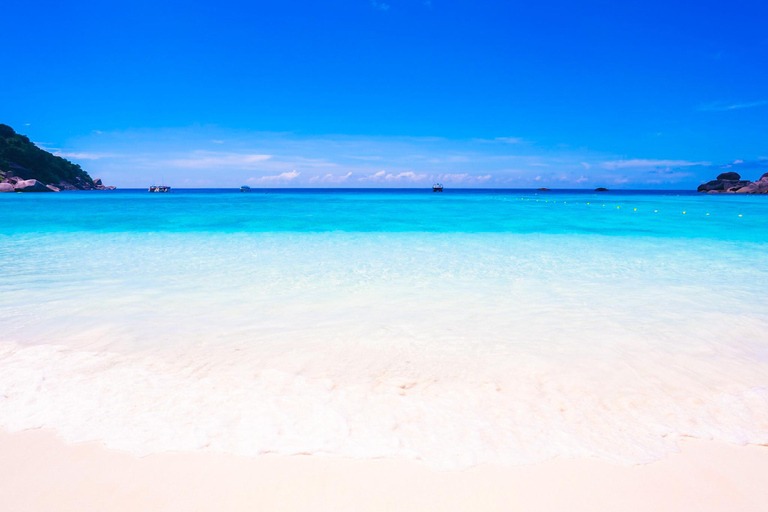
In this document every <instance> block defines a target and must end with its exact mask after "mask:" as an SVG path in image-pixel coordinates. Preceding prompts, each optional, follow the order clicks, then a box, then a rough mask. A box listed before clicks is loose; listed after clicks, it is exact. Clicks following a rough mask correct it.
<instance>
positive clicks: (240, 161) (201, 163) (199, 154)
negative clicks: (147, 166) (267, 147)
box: [165, 151, 272, 170]
mask: <svg viewBox="0 0 768 512" xmlns="http://www.w3.org/2000/svg"><path fill="white" fill-rule="evenodd" d="M270 158H272V155H258V154H241V153H221V152H215V151H193V152H192V154H191V155H190V156H188V157H186V158H175V159H171V160H168V161H166V162H165V163H166V164H167V165H170V166H173V167H182V168H186V169H222V168H224V169H244V170H255V169H257V168H259V166H260V164H261V163H262V162H264V161H265V160H269V159H270Z"/></svg>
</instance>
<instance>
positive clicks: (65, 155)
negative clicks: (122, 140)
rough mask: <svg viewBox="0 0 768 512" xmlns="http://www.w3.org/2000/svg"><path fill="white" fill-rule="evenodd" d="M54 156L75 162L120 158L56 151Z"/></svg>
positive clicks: (104, 154) (100, 154) (108, 155)
mask: <svg viewBox="0 0 768 512" xmlns="http://www.w3.org/2000/svg"><path fill="white" fill-rule="evenodd" d="M54 155H56V156H60V157H62V158H74V159H75V160H98V159H100V158H110V157H115V156H119V155H115V154H112V153H85V152H83V153H77V152H74V153H68V152H66V151H56V152H54Z"/></svg>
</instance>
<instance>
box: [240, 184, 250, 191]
mask: <svg viewBox="0 0 768 512" xmlns="http://www.w3.org/2000/svg"><path fill="white" fill-rule="evenodd" d="M250 191H251V187H249V186H248V185H243V186H242V187H240V192H250Z"/></svg>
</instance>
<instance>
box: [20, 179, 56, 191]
mask: <svg viewBox="0 0 768 512" xmlns="http://www.w3.org/2000/svg"><path fill="white" fill-rule="evenodd" d="M15 189H16V192H53V190H51V189H50V188H48V187H46V186H45V185H44V184H43V183H42V182H40V181H37V180H24V181H19V182H18V183H16V186H15Z"/></svg>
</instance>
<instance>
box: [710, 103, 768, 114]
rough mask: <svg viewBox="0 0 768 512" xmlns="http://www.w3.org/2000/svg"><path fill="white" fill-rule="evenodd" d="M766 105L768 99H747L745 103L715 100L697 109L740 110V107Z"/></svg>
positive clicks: (712, 110) (715, 110) (716, 110)
mask: <svg viewBox="0 0 768 512" xmlns="http://www.w3.org/2000/svg"><path fill="white" fill-rule="evenodd" d="M763 105H768V100H759V101H749V102H746V103H726V102H724V101H715V102H713V103H707V104H705V105H699V107H698V109H697V110H700V111H703V112H723V111H726V110H740V109H742V108H752V107H762V106H763Z"/></svg>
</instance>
